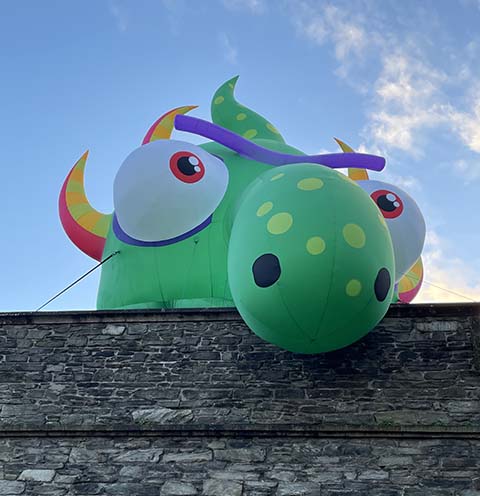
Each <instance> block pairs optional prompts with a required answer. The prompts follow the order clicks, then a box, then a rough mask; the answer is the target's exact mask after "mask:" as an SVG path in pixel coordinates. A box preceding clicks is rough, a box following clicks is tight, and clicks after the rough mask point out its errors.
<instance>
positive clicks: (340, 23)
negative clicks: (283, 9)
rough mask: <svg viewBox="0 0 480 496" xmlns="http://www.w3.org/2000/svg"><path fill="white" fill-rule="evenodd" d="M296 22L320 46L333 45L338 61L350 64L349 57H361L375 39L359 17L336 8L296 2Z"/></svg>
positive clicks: (302, 32) (300, 29)
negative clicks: (372, 38) (366, 30)
mask: <svg viewBox="0 0 480 496" xmlns="http://www.w3.org/2000/svg"><path fill="white" fill-rule="evenodd" d="M292 8H293V9H294V12H295V15H294V21H295V23H296V26H297V29H298V30H299V32H300V33H301V34H303V35H304V36H306V37H307V38H308V39H310V40H311V41H313V42H314V43H316V44H318V45H324V44H326V43H333V46H334V52H335V57H336V58H337V60H338V61H339V62H341V63H346V62H347V61H348V60H349V57H350V56H352V55H354V56H356V57H360V56H361V55H362V53H363V52H364V51H365V49H366V48H367V47H368V45H369V44H370V43H371V39H370V38H369V36H368V35H367V33H366V32H365V30H364V28H363V26H362V23H361V22H359V21H357V20H356V19H357V16H350V15H349V12H347V11H345V10H344V9H340V8H338V7H336V6H335V5H330V4H321V7H320V8H319V7H318V5H317V4H313V5H312V4H311V3H310V2H305V1H303V2H293V4H292Z"/></svg>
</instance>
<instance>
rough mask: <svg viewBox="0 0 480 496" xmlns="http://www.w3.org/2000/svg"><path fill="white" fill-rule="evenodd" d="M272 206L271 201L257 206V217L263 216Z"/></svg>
mask: <svg viewBox="0 0 480 496" xmlns="http://www.w3.org/2000/svg"><path fill="white" fill-rule="evenodd" d="M272 208H273V203H272V202H271V201H268V202H265V203H263V204H262V205H260V206H259V207H258V210H257V217H263V216H264V215H265V214H268V212H270V210H272Z"/></svg>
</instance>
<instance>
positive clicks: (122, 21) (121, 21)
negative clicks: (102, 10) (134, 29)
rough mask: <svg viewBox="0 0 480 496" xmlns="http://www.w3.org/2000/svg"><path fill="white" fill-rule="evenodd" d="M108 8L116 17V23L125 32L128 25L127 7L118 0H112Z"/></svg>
mask: <svg viewBox="0 0 480 496" xmlns="http://www.w3.org/2000/svg"><path fill="white" fill-rule="evenodd" d="M108 10H109V11H110V13H111V14H112V16H113V18H114V19H115V23H116V25H117V28H118V30H119V31H120V32H122V33H124V32H125V31H126V30H127V27H128V16H127V12H126V10H125V8H124V7H123V6H122V5H120V4H119V3H118V1H116V0H110V1H109V3H108Z"/></svg>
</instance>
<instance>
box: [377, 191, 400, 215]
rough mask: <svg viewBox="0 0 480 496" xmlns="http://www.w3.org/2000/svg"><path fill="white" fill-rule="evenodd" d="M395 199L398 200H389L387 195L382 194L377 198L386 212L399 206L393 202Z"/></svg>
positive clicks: (378, 203) (379, 204)
mask: <svg viewBox="0 0 480 496" xmlns="http://www.w3.org/2000/svg"><path fill="white" fill-rule="evenodd" d="M395 201H396V200H389V199H388V198H387V195H382V196H379V197H378V198H377V205H378V206H379V207H380V209H381V210H383V211H384V212H393V211H394V210H395V209H396V208H397V206H395V205H394V204H393V203H394V202H395Z"/></svg>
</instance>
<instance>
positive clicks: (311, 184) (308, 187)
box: [297, 177, 323, 191]
mask: <svg viewBox="0 0 480 496" xmlns="http://www.w3.org/2000/svg"><path fill="white" fill-rule="evenodd" d="M322 187H323V181H322V180H321V179H320V178H318V177H308V178H307V179H302V180H301V181H298V183H297V188H298V189H301V190H303V191H313V190H314V189H320V188H322Z"/></svg>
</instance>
